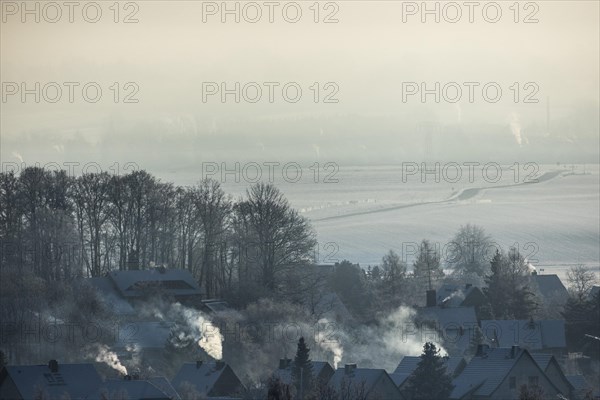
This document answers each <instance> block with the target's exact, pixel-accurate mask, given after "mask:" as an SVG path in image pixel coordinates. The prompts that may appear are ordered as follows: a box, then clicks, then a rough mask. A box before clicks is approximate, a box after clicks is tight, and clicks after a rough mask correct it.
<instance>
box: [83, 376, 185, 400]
mask: <svg viewBox="0 0 600 400" xmlns="http://www.w3.org/2000/svg"><path fill="white" fill-rule="evenodd" d="M87 399H89V400H112V399H136V400H175V399H179V395H177V397H173V395H172V394H167V393H166V392H165V391H163V390H161V389H160V388H158V387H157V386H155V385H154V384H152V383H151V382H149V381H146V380H138V379H134V378H132V377H131V376H129V375H126V376H125V377H124V378H123V379H109V380H107V381H106V382H104V383H103V384H102V385H101V387H100V388H98V389H97V390H96V391H94V393H93V394H92V395H90V396H89V397H87Z"/></svg>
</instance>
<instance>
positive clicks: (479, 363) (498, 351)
mask: <svg viewBox="0 0 600 400" xmlns="http://www.w3.org/2000/svg"><path fill="white" fill-rule="evenodd" d="M524 356H527V357H528V356H529V354H528V353H527V350H524V349H513V348H494V349H488V350H487V351H486V352H485V353H483V354H481V355H477V356H475V357H473V358H472V359H471V361H470V362H469V364H468V365H467V366H466V367H465V369H464V370H463V371H462V372H461V374H460V375H459V376H458V377H457V378H455V379H454V380H453V381H452V383H453V384H454V389H453V390H452V394H451V395H450V398H452V399H460V398H462V397H464V396H465V395H466V394H467V393H469V392H473V393H474V395H476V396H482V397H483V396H490V395H491V394H492V393H493V392H494V391H495V390H496V388H498V386H499V385H500V383H502V381H504V379H505V378H506V376H507V375H508V373H509V372H510V370H511V369H512V368H513V366H514V365H515V364H516V363H517V362H519V360H520V359H521V357H524ZM536 365H537V364H536ZM540 372H541V374H543V371H540Z"/></svg>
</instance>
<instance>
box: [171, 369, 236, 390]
mask: <svg viewBox="0 0 600 400" xmlns="http://www.w3.org/2000/svg"><path fill="white" fill-rule="evenodd" d="M226 373H228V374H229V375H230V376H234V377H235V379H237V381H238V382H239V379H238V378H237V376H236V375H235V373H234V372H233V370H232V369H231V367H230V366H229V365H227V364H225V363H224V362H220V361H217V362H213V361H205V362H197V363H185V364H183V365H182V366H181V368H180V369H179V372H177V375H175V377H174V378H173V379H172V380H171V384H172V385H173V387H174V388H175V389H176V390H179V388H180V386H181V384H182V383H183V382H189V383H190V384H192V385H194V386H195V387H196V390H198V392H200V393H204V394H206V395H209V396H210V395H211V392H212V391H213V390H214V389H215V386H216V385H217V384H218V383H219V380H220V379H221V377H222V376H224V375H225V374H226ZM239 384H240V386H241V385H242V384H241V382H239ZM231 389H232V391H233V390H234V389H235V388H231Z"/></svg>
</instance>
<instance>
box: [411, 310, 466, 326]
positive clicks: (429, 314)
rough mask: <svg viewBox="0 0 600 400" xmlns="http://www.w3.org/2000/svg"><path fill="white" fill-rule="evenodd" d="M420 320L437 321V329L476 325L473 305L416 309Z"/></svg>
mask: <svg viewBox="0 0 600 400" xmlns="http://www.w3.org/2000/svg"><path fill="white" fill-rule="evenodd" d="M417 316H418V319H419V320H421V321H437V323H438V324H439V325H438V328H439V329H459V327H463V328H470V327H474V326H475V325H477V316H476V315H475V308H474V307H451V308H440V307H423V308H419V309H418V311H417Z"/></svg>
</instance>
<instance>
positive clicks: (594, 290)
mask: <svg viewBox="0 0 600 400" xmlns="http://www.w3.org/2000/svg"><path fill="white" fill-rule="evenodd" d="M599 293H600V286H598V285H594V286H592V288H591V289H590V294H589V297H590V300H593V299H595V298H596V297H597V296H598V294H599Z"/></svg>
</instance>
